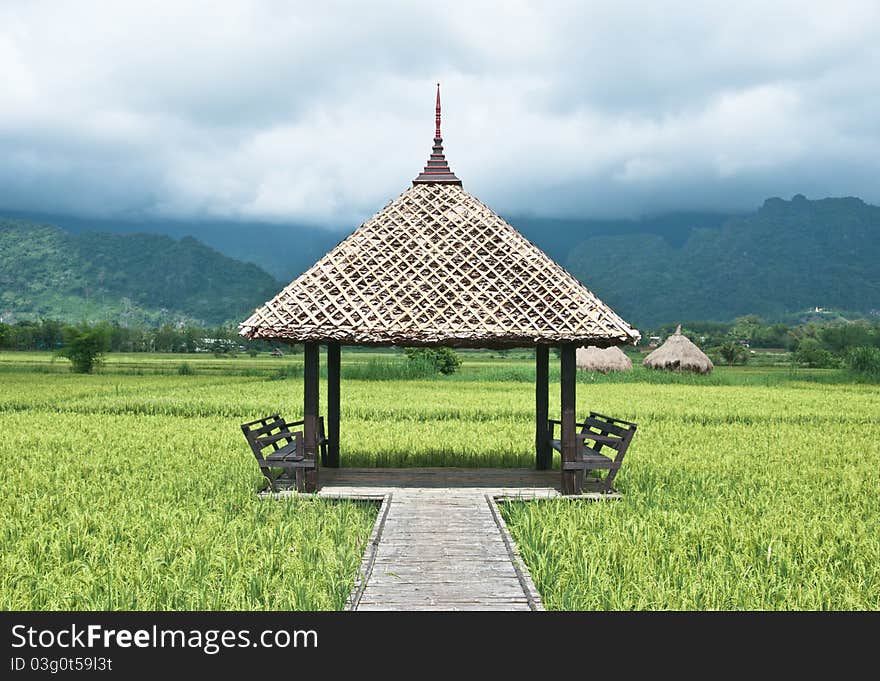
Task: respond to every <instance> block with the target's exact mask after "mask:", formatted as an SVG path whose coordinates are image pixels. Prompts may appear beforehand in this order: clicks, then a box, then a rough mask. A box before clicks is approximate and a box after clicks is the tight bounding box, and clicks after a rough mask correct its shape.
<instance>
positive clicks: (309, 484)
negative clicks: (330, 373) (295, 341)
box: [297, 343, 321, 492]
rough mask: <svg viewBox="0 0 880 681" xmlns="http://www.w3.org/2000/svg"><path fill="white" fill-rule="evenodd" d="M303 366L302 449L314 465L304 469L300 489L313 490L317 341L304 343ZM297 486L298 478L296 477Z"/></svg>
mask: <svg viewBox="0 0 880 681" xmlns="http://www.w3.org/2000/svg"><path fill="white" fill-rule="evenodd" d="M304 351H305V358H304V366H303V420H304V423H303V449H304V450H305V455H306V457H308V458H311V459H315V467H314V468H310V469H306V470H305V471H304V476H303V478H304V479H303V481H302V489H301V490H300V491H304V492H314V491H316V490H317V489H318V462H317V458H318V405H319V402H318V388H319V375H318V374H319V371H318V370H319V368H320V363H321V355H320V348H319V346H318V344H317V343H306V344H305V346H304ZM297 487H298V488H299V487H300V480H299V478H297Z"/></svg>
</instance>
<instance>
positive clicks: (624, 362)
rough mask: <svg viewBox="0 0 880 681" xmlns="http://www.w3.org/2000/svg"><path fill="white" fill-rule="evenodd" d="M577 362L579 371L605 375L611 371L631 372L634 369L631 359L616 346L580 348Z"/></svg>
mask: <svg viewBox="0 0 880 681" xmlns="http://www.w3.org/2000/svg"><path fill="white" fill-rule="evenodd" d="M575 361H576V363H577V368H578V369H584V370H586V371H601V372H602V373H603V374H607V373H608V372H609V371H630V370H631V369H632V368H633V363H632V361H631V360H630V358H629V357H627V356H626V353H625V352H624V351H623V350H621V349H620V348H619V347H617V346H616V345H612V346H611V347H608V348H597V347H596V346H595V345H589V346H587V347H585V348H578V349H577V356H576V359H575Z"/></svg>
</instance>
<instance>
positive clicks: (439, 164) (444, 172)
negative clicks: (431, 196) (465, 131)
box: [413, 83, 461, 186]
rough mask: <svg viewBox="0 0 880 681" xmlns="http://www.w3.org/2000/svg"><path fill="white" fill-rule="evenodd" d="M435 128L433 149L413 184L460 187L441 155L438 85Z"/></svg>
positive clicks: (438, 90)
mask: <svg viewBox="0 0 880 681" xmlns="http://www.w3.org/2000/svg"><path fill="white" fill-rule="evenodd" d="M435 112H436V128H435V129H434V147H433V149H432V150H431V156H430V157H429V158H428V162H427V163H426V164H425V169H424V170H423V171H422V172H421V173H420V174H419V176H418V177H417V178H416V179H414V180H413V184H431V183H441V184H457V185H459V186H460V185H461V180H459V179H458V178H457V177H456V176H455V174H454V173H453V172H452V170H451V169H450V168H449V163H447V161H446V156H444V155H443V137H441V135H440V83H437V106H436V108H435Z"/></svg>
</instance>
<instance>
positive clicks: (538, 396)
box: [535, 345, 553, 470]
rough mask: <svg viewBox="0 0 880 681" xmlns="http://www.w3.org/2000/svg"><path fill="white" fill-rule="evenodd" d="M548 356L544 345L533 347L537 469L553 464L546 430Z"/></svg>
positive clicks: (549, 466)
mask: <svg viewBox="0 0 880 681" xmlns="http://www.w3.org/2000/svg"><path fill="white" fill-rule="evenodd" d="M549 356H550V348H548V347H547V346H546V345H538V346H537V347H536V348H535V468H537V469H538V470H547V469H548V468H551V467H552V466H553V449H551V447H550V433H549V432H548V430H547V419H549V418H550V404H549V401H550V396H549V394H548V393H549V385H548V374H549Z"/></svg>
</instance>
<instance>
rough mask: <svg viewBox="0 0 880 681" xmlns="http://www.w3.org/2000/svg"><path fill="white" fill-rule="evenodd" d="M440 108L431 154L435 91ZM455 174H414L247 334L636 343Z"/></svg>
mask: <svg viewBox="0 0 880 681" xmlns="http://www.w3.org/2000/svg"><path fill="white" fill-rule="evenodd" d="M437 107H438V109H437V116H438V120H437V129H436V135H435V152H436V151H437V150H436V147H437V146H438V144H439V142H440V134H439V133H440V124H439V95H438V100H437ZM440 152H441V154H442V147H441V149H440ZM438 160H439V159H438ZM443 163H444V164H445V158H444V159H443ZM427 170H428V168H426V172H427ZM447 170H448V165H447V166H446V167H445V168H443V170H442V175H443V176H442V178H438V181H431V178H430V176H428V177H426V176H425V173H423V174H422V175H420V176H419V177H418V178H416V181H415V182H414V184H413V186H412V187H410V188H409V189H407V190H406V191H405V192H403V194H401V195H400V196H399V197H397V198H396V199H394V200H393V201H391V202H390V203H389V204H388V205H386V206H385V207H384V208H383V209H382V210H380V211H379V212H378V213H376V214H375V215H374V216H373V217H372V218H370V219H369V220H367V221H366V222H365V223H364V224H363V225H361V226H360V227H358V228H357V229H356V230H355V231H354V232H353V233H352V234H351V235H350V236H349V237H348V238H346V239H345V240H343V241H342V242H341V243H340V244H339V245H338V246H336V248H334V249H333V250H331V251H330V252H329V253H327V254H326V255H325V256H324V257H323V258H321V259H320V260H318V262H316V263H315V264H314V265H313V266H312V267H311V268H309V269H308V270H306V271H305V272H304V273H303V274H302V275H300V276H299V277H297V278H296V279H295V280H294V281H293V282H291V284H289V285H288V286H287V287H285V288H284V289H283V290H282V291H281V292H280V293H279V294H278V295H276V296H275V297H274V298H272V299H271V300H269V301H268V302H267V303H266V304H265V305H263V306H261V307H259V308H258V309H257V310H256V311H255V312H254V313H253V314H252V315H251V316H250V317H249V318H248V319H247V320H245V321H244V322H243V323H242V324H241V333H242V335H244V336H247V337H248V338H263V339H273V340H283V341H287V342H289V343H302V342H319V343H321V342H324V343H326V342H338V343H341V344H344V345H446V346H452V347H521V346H529V345H537V344H547V345H558V344H561V343H578V344H581V345H595V346H599V347H608V346H611V345H623V344H628V343H635V342H637V341H638V339H639V337H640V336H639V332H638V331H636V330H635V329H633V328H632V327H630V326H629V324H627V323H626V322H625V321H624V320H623V319H621V318H620V317H619V316H618V315H617V314H615V313H614V311H613V310H611V308H609V307H608V306H607V305H605V304H604V303H603V302H602V301H601V300H599V299H598V298H597V297H596V296H595V295H594V294H593V293H592V292H591V291H589V290H588V289H587V288H586V287H585V286H584V285H583V284H581V283H580V282H579V281H578V280H577V279H575V278H574V277H573V276H572V275H571V274H569V273H568V272H566V271H565V270H564V269H563V268H562V267H560V266H559V265H558V264H556V263H555V262H554V261H553V260H552V259H550V258H549V257H548V256H547V255H546V254H544V253H543V252H542V251H541V250H539V249H538V248H537V247H536V246H534V245H533V244H531V243H530V242H529V241H528V240H527V239H526V238H525V237H523V236H522V235H521V234H520V233H519V232H518V231H517V230H516V229H514V228H513V227H512V226H510V225H509V224H508V223H507V222H505V221H504V220H503V219H502V218H501V217H500V216H498V215H497V214H496V213H494V212H493V211H492V210H491V209H490V208H488V207H487V206H486V205H485V204H483V203H482V202H481V201H479V200H478V199H476V198H475V197H473V196H471V195H470V194H469V193H468V192H466V191H465V190H464V189H463V188H462V187H461V183H460V181H459V180H458V178H456V177H455V176H454V175H452V178H449V177H447V176H446V172H447ZM448 172H449V174H450V175H451V171H448Z"/></svg>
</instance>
